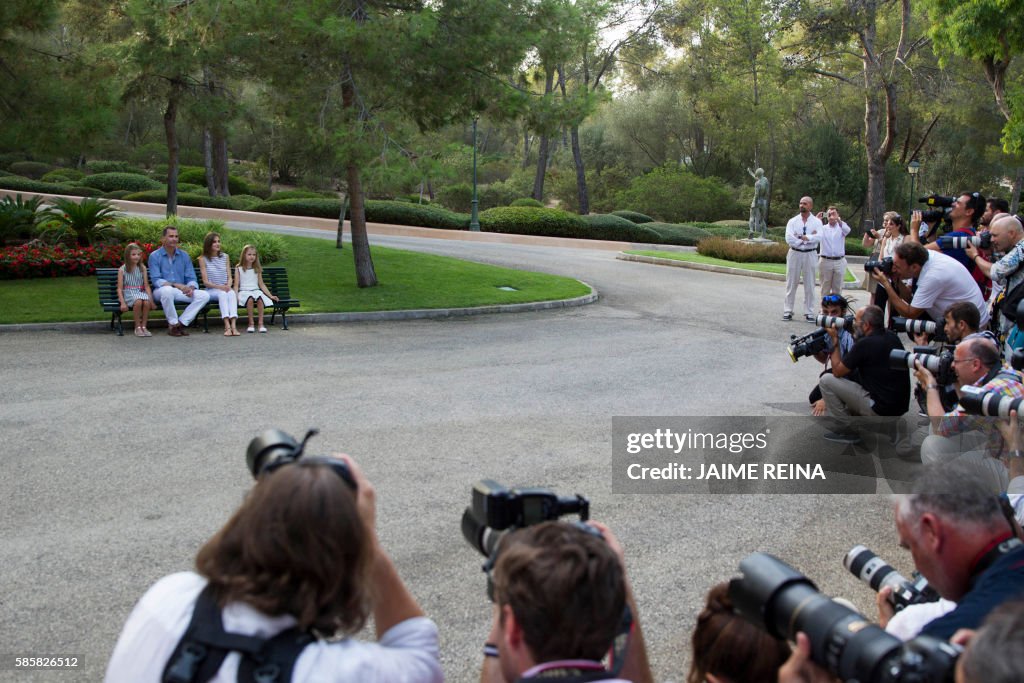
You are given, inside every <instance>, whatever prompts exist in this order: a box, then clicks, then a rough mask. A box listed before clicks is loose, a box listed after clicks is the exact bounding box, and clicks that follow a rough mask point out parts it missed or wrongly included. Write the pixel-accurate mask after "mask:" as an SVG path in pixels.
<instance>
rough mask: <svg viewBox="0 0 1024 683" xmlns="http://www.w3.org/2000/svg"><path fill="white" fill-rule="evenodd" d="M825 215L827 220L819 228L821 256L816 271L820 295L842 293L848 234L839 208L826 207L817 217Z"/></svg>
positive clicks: (848, 231) (847, 228) (847, 227)
mask: <svg viewBox="0 0 1024 683" xmlns="http://www.w3.org/2000/svg"><path fill="white" fill-rule="evenodd" d="M823 217H825V218H826V220H827V221H828V222H827V223H825V224H824V225H822V230H821V256H820V258H819V260H818V272H819V273H820V274H821V295H822V296H823V297H825V296H828V295H829V294H842V293H843V278H844V277H845V276H846V236H847V235H849V234H850V226H849V225H847V224H846V222H845V221H843V219H841V218H840V217H839V210H838V209H837V208H836V207H834V206H830V207H828V211H827V212H826V213H824V214H820V213H819V214H818V219H819V220H820V219H821V218H823Z"/></svg>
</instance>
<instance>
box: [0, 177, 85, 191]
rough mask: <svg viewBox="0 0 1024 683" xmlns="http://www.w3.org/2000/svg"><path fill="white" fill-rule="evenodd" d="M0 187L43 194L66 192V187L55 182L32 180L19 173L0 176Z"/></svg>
mask: <svg viewBox="0 0 1024 683" xmlns="http://www.w3.org/2000/svg"><path fill="white" fill-rule="evenodd" d="M0 188H3V189H5V190H21V191H22V192H40V193H43V194H67V189H68V188H66V187H64V186H63V185H58V184H57V183H44V182H43V181H42V180H32V179H30V178H25V177H23V176H19V175H11V176H4V177H2V178H0Z"/></svg>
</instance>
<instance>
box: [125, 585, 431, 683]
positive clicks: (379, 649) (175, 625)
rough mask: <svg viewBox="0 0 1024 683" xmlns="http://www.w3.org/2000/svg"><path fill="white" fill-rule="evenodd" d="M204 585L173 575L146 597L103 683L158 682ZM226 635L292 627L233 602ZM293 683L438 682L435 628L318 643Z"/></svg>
mask: <svg viewBox="0 0 1024 683" xmlns="http://www.w3.org/2000/svg"><path fill="white" fill-rule="evenodd" d="M205 586H206V579H204V578H203V577H201V576H199V575H198V574H195V573H193V572H182V573H179V574H171V575H170V576H165V577H164V578H162V579H160V580H159V581H157V582H156V583H155V584H153V586H152V587H151V588H150V589H149V590H148V591H146V594H145V595H143V596H142V599H141V600H139V602H138V604H137V605H135V609H134V610H132V613H131V616H129V617H128V621H127V622H126V623H125V625H124V629H123V630H122V631H121V636H120V637H119V638H118V639H117V645H116V646H115V647H114V654H113V655H111V657H110V662H109V663H108V664H107V676H106V678H105V681H106V683H144V682H146V681H152V683H159V681H160V678H161V676H162V675H163V671H164V667H166V666H167V660H168V659H170V657H171V654H172V653H173V652H174V648H175V647H177V645H178V641H179V640H181V637H182V636H183V635H184V634H185V630H186V629H187V628H188V624H189V621H191V619H192V610H193V609H194V607H195V602H196V599H197V598H198V597H199V593H200V592H202V590H203V588H204V587H205ZM222 618H223V620H224V630H225V631H228V632H229V633H240V634H243V635H248V636H261V637H271V636H273V635H275V634H277V633H279V632H281V631H283V630H285V629H287V628H291V627H292V626H294V625H295V619H294V618H293V617H291V616H278V617H268V616H267V615H265V614H263V613H262V612H259V611H257V610H256V609H254V608H252V607H250V606H249V605H246V604H245V603H240V602H236V603H231V604H230V605H228V606H227V607H226V608H225V609H224V610H223V612H222ZM239 660H240V656H239V654H238V653H237V652H232V653H229V654H228V656H227V658H225V660H224V664H223V665H221V668H220V671H218V672H217V675H216V676H215V677H214V678H213V679H212V680H213V681H215V682H216V683H235V681H236V680H237V677H238V663H239ZM292 680H293V681H295V682H296V683H300V682H301V683H330V682H334V681H365V682H367V683H372V682H374V681H380V682H381V683H384V682H385V681H403V682H404V683H441V682H442V681H443V680H444V674H443V673H442V672H441V664H440V651H439V647H438V635H437V626H436V625H435V624H434V622H433V621H431V620H430V619H427V618H426V617H416V618H414V619H407V620H406V621H403V622H401V623H399V624H396V625H395V626H393V627H391V628H390V629H389V630H388V632H387V633H385V634H384V636H383V637H382V638H381V639H380V642H378V643H366V642H362V641H359V640H354V639H352V638H346V639H345V640H342V641H340V642H336V643H329V642H326V641H323V640H317V641H314V642H312V643H310V644H309V645H307V646H306V648H305V649H304V650H303V651H302V654H301V655H299V658H298V660H296V662H295V669H294V671H293V676H292Z"/></svg>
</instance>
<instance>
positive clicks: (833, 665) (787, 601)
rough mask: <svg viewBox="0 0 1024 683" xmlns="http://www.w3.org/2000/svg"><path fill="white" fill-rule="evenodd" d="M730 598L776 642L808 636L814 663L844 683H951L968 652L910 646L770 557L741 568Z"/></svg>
mask: <svg viewBox="0 0 1024 683" xmlns="http://www.w3.org/2000/svg"><path fill="white" fill-rule="evenodd" d="M740 573H741V574H742V576H740V577H739V578H735V579H732V580H731V581H730V582H729V597H730V598H731V599H732V602H733V604H734V605H735V607H736V611H737V612H739V613H740V614H741V615H742V616H743V617H745V618H746V619H747V620H748V621H750V622H751V623H753V624H755V625H756V626H758V627H760V628H761V629H763V630H765V631H767V632H768V633H770V634H771V635H773V636H775V637H776V638H783V639H787V640H795V639H796V634H797V633H798V632H800V631H803V632H804V633H806V634H807V636H808V638H809V639H810V641H811V659H813V660H814V661H815V662H816V663H817V664H818V665H819V666H822V667H824V668H825V669H827V670H828V671H829V672H830V673H831V674H832V675H834V676H837V677H839V678H840V679H842V680H844V681H857V682H858V683H911V682H913V683H947V682H950V681H952V680H953V674H954V668H955V666H956V660H957V658H958V657H959V656H960V653H961V652H962V649H961V648H960V647H958V646H956V645H953V644H951V643H949V642H946V641H943V640H939V639H937V638H932V637H929V636H918V637H917V638H914V639H913V640H911V641H909V642H907V643H904V642H902V641H901V640H900V639H899V638H897V637H896V636H893V635H890V634H888V633H886V632H885V631H884V630H883V629H882V628H881V627H880V626H878V625H876V624H872V623H870V622H869V621H868V620H867V619H866V618H865V617H864V616H863V615H861V614H859V613H857V612H855V611H854V610H852V609H850V608H848V607H845V606H843V605H840V604H839V603H837V602H835V601H834V600H832V599H831V598H828V597H826V596H824V595H822V594H821V593H820V592H818V589H817V587H815V585H814V584H813V583H812V582H811V580H810V579H808V578H807V577H806V576H804V575H803V574H801V573H800V572H798V571H797V570H795V569H793V568H792V567H790V566H789V565H787V564H786V563H785V562H782V561H781V560H779V559H778V558H776V557H773V556H772V555H768V554H767V553H754V554H752V555H748V556H747V557H746V558H744V560H743V561H742V562H740Z"/></svg>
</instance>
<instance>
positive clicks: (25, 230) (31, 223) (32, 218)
mask: <svg viewBox="0 0 1024 683" xmlns="http://www.w3.org/2000/svg"><path fill="white" fill-rule="evenodd" d="M42 203H43V200H42V198H40V197H32V198H31V199H27V200H22V198H21V195H20V194H19V195H17V198H15V199H12V198H11V197H4V198H3V199H2V200H0V242H2V241H3V240H7V239H24V238H28V237H31V236H32V232H33V231H34V230H35V227H36V224H37V223H39V222H41V221H42V220H44V218H45V215H44V214H43V213H42V212H39V205H40V204H42Z"/></svg>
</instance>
